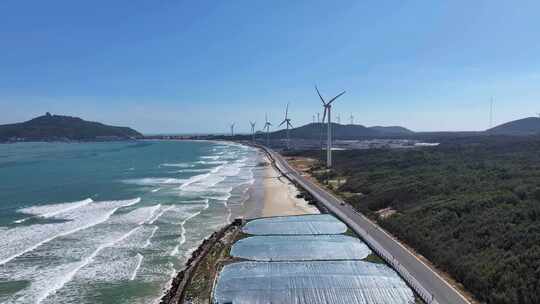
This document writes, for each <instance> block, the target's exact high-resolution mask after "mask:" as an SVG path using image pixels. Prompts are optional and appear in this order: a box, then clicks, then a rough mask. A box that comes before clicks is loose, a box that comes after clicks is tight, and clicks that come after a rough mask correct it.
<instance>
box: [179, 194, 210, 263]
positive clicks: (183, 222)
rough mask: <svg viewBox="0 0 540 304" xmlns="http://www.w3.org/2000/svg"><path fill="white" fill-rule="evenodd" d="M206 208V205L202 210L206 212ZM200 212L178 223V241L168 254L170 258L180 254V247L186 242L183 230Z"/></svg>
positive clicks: (184, 230)
mask: <svg viewBox="0 0 540 304" xmlns="http://www.w3.org/2000/svg"><path fill="white" fill-rule="evenodd" d="M208 207H209V205H208V203H207V204H206V205H205V207H204V208H203V209H202V210H206V209H208ZM202 210H200V211H197V212H195V213H193V214H192V215H190V216H188V217H187V218H186V219H184V220H183V221H182V222H181V223H180V240H179V241H178V244H177V245H176V246H175V247H174V248H173V250H172V251H171V253H170V255H171V256H177V255H178V253H179V252H180V246H182V245H183V244H184V243H185V242H186V228H185V225H186V223H187V222H188V221H189V220H190V219H192V218H194V217H196V216H198V215H199V214H201V212H202Z"/></svg>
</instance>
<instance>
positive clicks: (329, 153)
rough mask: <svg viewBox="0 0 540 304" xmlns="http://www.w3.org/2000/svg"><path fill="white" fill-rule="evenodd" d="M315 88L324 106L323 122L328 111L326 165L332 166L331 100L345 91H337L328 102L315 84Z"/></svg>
mask: <svg viewBox="0 0 540 304" xmlns="http://www.w3.org/2000/svg"><path fill="white" fill-rule="evenodd" d="M315 90H316V91H317V95H319V98H320V99H321V101H322V104H323V107H324V114H323V119H322V120H323V122H324V119H325V118H326V113H327V112H328V132H327V135H328V138H327V142H326V167H327V168H331V167H332V117H331V115H332V102H334V101H335V100H336V99H338V98H339V97H340V96H341V95H343V94H345V91H343V92H341V93H339V94H338V95H336V96H335V97H334V98H332V99H330V100H329V101H328V102H326V101H325V100H324V98H323V97H322V95H321V93H320V92H319V89H318V88H317V86H315Z"/></svg>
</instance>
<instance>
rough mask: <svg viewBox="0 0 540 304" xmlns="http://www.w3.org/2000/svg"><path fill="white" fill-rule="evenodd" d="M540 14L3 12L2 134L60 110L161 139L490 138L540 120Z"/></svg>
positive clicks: (156, 9)
mask: <svg viewBox="0 0 540 304" xmlns="http://www.w3.org/2000/svg"><path fill="white" fill-rule="evenodd" d="M539 12H540V1H537V0H536V1H496V0H491V1H481V0H478V1H461V0H459V1H458V0H452V1H359V0H355V1H352V0H351V1H345V0H343V1H314V0H309V1H308V0H306V1H291V0H283V1H273V0H272V1H270V0H268V1H253V0H246V1H240V0H234V1H206V0H205V1H198V0H193V1H180V0H174V1H173V0H145V1H138V0H129V1H127V0H114V1H104V0H94V1H73V0H65V1H55V0H48V1H38V0H36V1H25V0H2V1H0V109H1V111H0V124H3V123H12V122H17V121H22V120H27V119H30V118H32V117H34V116H36V115H40V114H43V113H44V112H46V111H50V112H52V113H56V114H67V115H75V116H81V117H83V118H85V119H90V120H97V121H102V122H105V123H110V124H120V125H128V126H132V127H134V128H136V129H138V130H140V131H142V132H145V133H159V132H169V133H170V132H219V131H226V130H227V128H228V127H227V124H228V123H229V122H232V121H235V122H236V123H237V126H238V127H237V129H238V130H239V131H247V130H248V129H249V124H248V120H249V119H254V120H257V122H258V123H259V127H260V126H261V122H262V121H263V120H264V113H265V112H268V114H269V115H270V118H271V121H272V122H273V123H278V122H279V121H278V120H281V119H283V110H284V107H285V104H286V103H287V102H288V101H290V102H291V118H292V122H293V124H294V125H300V124H303V123H306V122H310V121H311V119H312V115H313V114H314V113H316V112H317V111H320V110H321V108H320V106H319V105H320V104H319V103H318V100H317V97H316V95H315V92H314V89H313V85H314V84H315V83H317V84H318V85H319V87H320V89H321V92H322V93H323V94H324V95H326V96H330V95H332V94H337V93H338V92H339V91H340V90H342V89H344V90H347V94H346V95H344V96H343V97H342V98H341V99H340V100H338V101H337V102H336V104H335V107H334V113H336V114H337V113H340V114H341V117H342V121H344V120H345V116H347V117H348V116H349V115H350V113H353V114H354V116H355V117H356V119H355V120H356V122H357V123H361V124H364V125H368V126H371V125H403V126H405V127H408V128H411V129H413V130H418V131H428V130H482V129H485V128H487V127H488V125H489V99H490V97H491V96H493V97H494V105H495V106H494V123H495V124H497V123H501V122H505V121H508V120H512V119H516V118H521V117H526V116H533V115H535V113H536V112H540V18H539Z"/></svg>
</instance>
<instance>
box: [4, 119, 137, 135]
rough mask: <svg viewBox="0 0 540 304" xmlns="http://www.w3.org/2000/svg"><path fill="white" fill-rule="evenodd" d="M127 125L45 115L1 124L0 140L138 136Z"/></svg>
mask: <svg viewBox="0 0 540 304" xmlns="http://www.w3.org/2000/svg"><path fill="white" fill-rule="evenodd" d="M140 137H142V134H140V133H139V132H137V131H135V130H133V129H131V128H128V127H115V126H108V125H104V124H102V123H98V122H91V121H85V120H82V119H80V118H77V117H70V116H62V115H51V114H49V113H47V114H46V115H43V116H39V117H36V118H34V119H32V120H29V121H26V122H22V123H15V124H9V125H0V141H7V140H28V141H29V140H107V139H130V138H140Z"/></svg>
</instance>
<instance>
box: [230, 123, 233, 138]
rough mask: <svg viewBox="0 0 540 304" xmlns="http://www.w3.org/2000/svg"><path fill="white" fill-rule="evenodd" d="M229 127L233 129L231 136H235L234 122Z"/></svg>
mask: <svg viewBox="0 0 540 304" xmlns="http://www.w3.org/2000/svg"><path fill="white" fill-rule="evenodd" d="M229 126H230V128H231V136H234V122H233V123H231V124H230V125H229Z"/></svg>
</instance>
